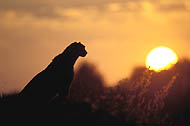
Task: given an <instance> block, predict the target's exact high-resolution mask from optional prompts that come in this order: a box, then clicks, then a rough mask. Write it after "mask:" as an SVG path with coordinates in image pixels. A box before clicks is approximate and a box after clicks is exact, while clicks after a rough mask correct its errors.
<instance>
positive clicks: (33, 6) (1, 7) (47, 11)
mask: <svg viewBox="0 0 190 126" xmlns="http://www.w3.org/2000/svg"><path fill="white" fill-rule="evenodd" d="M129 1H132V0H96V1H92V0H83V1H78V0H69V1H67V0H64V1H59V0H54V1H52V0H46V1H38V0H32V1H26V0H14V1H12V0H0V3H1V4H0V11H1V12H6V11H14V12H17V13H19V14H20V15H22V14H30V15H33V16H37V17H47V18H48V17H51V18H56V17H62V16H63V15H62V16H60V15H59V14H58V13H57V12H56V10H57V9H59V8H62V9H67V8H75V9H76V8H77V9H86V10H88V9H89V7H93V8H96V9H97V10H99V11H101V12H102V11H103V12H104V11H105V10H106V8H107V6H106V5H108V4H110V3H119V4H121V8H122V10H124V9H127V10H129V11H131V9H130V8H128V7H127V6H123V5H122V4H125V3H127V2H129ZM137 1H139V0H133V2H137ZM64 18H66V17H64Z"/></svg>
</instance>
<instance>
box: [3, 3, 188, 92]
mask: <svg viewBox="0 0 190 126" xmlns="http://www.w3.org/2000/svg"><path fill="white" fill-rule="evenodd" d="M74 41H81V42H82V43H83V44H84V45H86V50H87V51H88V55H87V57H85V58H80V59H79V60H78V62H77V63H76V66H75V67H77V65H79V64H80V62H83V61H89V62H91V63H93V64H95V65H96V66H97V68H98V70H99V71H100V72H101V73H102V75H103V76H104V77H105V80H106V82H107V83H108V84H110V85H111V84H112V83H115V82H116V81H118V80H120V79H122V78H125V77H129V76H130V73H131V72H132V70H133V69H134V68H135V67H136V66H145V59H146V56H147V54H148V53H149V51H150V50H151V49H152V48H155V47H157V46H167V47H169V48H171V49H172V50H173V51H175V52H176V54H177V55H178V57H179V58H180V57H188V58H190V0H40V1H39V0H0V58H1V61H0V91H8V90H20V89H22V88H23V87H24V86H25V85H26V84H27V83H28V82H29V81H30V80H31V79H32V78H33V77H34V76H35V75H36V74H37V73H38V72H40V71H41V70H43V69H44V68H45V67H46V66H47V65H48V64H49V63H50V62H51V60H52V59H53V58H54V56H56V55H58V54H59V53H61V52H62V51H63V50H64V49H65V48H66V46H68V45H69V44H70V43H71V42H74Z"/></svg>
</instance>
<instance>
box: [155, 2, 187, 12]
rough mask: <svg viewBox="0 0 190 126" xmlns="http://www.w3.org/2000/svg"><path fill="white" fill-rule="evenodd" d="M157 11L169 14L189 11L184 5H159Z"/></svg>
mask: <svg viewBox="0 0 190 126" xmlns="http://www.w3.org/2000/svg"><path fill="white" fill-rule="evenodd" d="M158 10H160V11H164V12H166V11H167V12H171V11H189V10H188V8H187V6H186V5H185V4H184V3H180V4H167V5H159V6H158Z"/></svg>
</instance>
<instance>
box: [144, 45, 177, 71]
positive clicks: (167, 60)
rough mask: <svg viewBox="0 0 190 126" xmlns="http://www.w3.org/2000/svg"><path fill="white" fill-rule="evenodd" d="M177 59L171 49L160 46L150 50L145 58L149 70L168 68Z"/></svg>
mask: <svg viewBox="0 0 190 126" xmlns="http://www.w3.org/2000/svg"><path fill="white" fill-rule="evenodd" d="M177 61H178V58H177V55H176V53H175V52H174V51H172V50H171V49H169V48H167V47H164V46H160V47H157V48H154V49H152V50H151V51H150V53H149V54H148V55H147V58H146V67H147V68H149V69H150V70H154V71H157V72H159V71H161V70H166V69H169V68H170V67H171V66H172V65H173V64H176V63H177Z"/></svg>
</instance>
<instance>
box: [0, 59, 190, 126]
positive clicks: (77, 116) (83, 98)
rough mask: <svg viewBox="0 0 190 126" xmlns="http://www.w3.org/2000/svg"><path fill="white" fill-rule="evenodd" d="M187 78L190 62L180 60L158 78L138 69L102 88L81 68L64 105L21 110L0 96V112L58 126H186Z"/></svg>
mask: <svg viewBox="0 0 190 126" xmlns="http://www.w3.org/2000/svg"><path fill="white" fill-rule="evenodd" d="M189 76H190V60H189V59H182V60H180V61H179V62H178V63H177V64H176V65H175V66H174V67H173V68H171V69H169V70H165V71H161V72H159V73H157V72H154V71H150V70H148V69H146V68H144V67H138V68H136V69H135V70H134V72H133V74H132V76H131V77H130V78H126V79H123V80H121V81H119V82H118V84H117V86H115V87H105V86H104V81H103V78H102V76H101V74H100V72H99V71H97V70H96V67H95V66H94V65H92V64H90V63H83V64H81V66H80V67H79V69H78V70H77V72H76V73H75V77H74V80H73V81H72V86H71V90H70V94H69V99H68V101H67V102H64V103H63V102H60V101H56V100H55V101H54V102H52V103H51V104H48V105H47V106H40V104H39V105H37V106H33V105H32V104H31V105H29V106H26V105H25V104H23V103H22V101H19V100H18V99H19V98H18V96H17V93H16V92H15V93H13V94H7V95H2V96H1V99H0V105H1V107H0V108H1V109H2V110H3V111H5V110H6V112H8V111H10V112H13V111H16V112H15V113H18V112H20V111H21V110H25V111H24V112H23V113H24V114H25V115H30V114H31V113H33V114H36V116H37V117H38V116H39V117H45V120H44V122H51V121H52V120H56V121H54V122H60V123H61V124H63V125H64V124H65V125H66V124H67V125H79V124H80V125H92V126H96V125H97V126H99V125H115V126H189V125H190V121H189V112H190V78H189ZM5 108H7V109H5ZM32 109H34V111H33V110H32ZM41 120H42V119H41Z"/></svg>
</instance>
